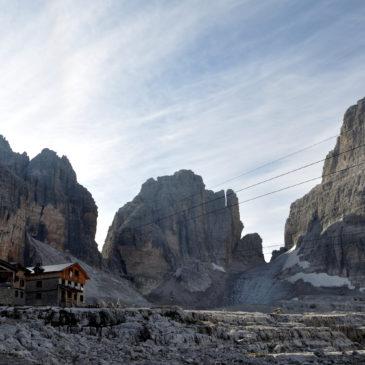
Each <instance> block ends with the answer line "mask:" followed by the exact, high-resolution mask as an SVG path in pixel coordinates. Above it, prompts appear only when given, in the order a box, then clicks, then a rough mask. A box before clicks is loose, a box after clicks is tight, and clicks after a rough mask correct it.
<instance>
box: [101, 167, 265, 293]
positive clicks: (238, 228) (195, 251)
mask: <svg viewBox="0 0 365 365" xmlns="http://www.w3.org/2000/svg"><path fill="white" fill-rule="evenodd" d="M227 200H229V203H228V204H227V203H226V193H225V192H224V191H223V190H222V191H219V192H213V191H211V190H206V189H205V185H204V182H203V179H202V178H201V176H199V175H196V174H194V172H192V171H190V170H180V171H178V172H176V173H174V174H173V175H170V176H162V177H158V178H157V179H149V180H147V181H146V182H145V183H144V184H143V185H142V189H141V191H140V193H139V194H138V195H137V196H136V197H135V199H134V200H133V201H132V202H130V203H127V204H126V205H125V206H124V207H122V208H121V209H119V211H118V213H117V214H116V216H115V218H114V221H113V224H112V226H111V227H110V229H109V232H108V236H107V239H106V242H105V245H104V248H103V255H104V257H105V258H106V259H107V260H108V261H109V263H110V265H112V266H113V267H115V268H117V269H119V270H120V271H123V272H124V274H127V275H130V276H132V277H133V278H134V280H135V281H136V282H137V283H138V284H139V285H140V288H141V290H143V291H144V292H147V293H148V292H151V291H152V290H154V289H155V288H157V287H158V286H160V285H161V284H162V283H163V282H164V280H165V278H166V277H168V276H169V275H173V274H174V273H175V272H176V270H180V269H181V270H182V268H183V267H188V269H187V272H191V270H198V269H197V268H198V267H200V269H201V266H199V265H200V264H196V263H202V264H203V263H204V265H208V266H209V267H211V265H212V264H214V265H216V267H220V268H222V270H226V269H227V270H229V269H230V267H233V266H234V267H235V269H237V268H239V267H240V268H242V267H247V266H248V265H250V263H252V262H250V260H247V261H246V262H244V260H241V258H242V254H244V253H245V252H246V253H247V251H245V248H246V245H251V246H252V247H255V249H256V248H257V250H260V247H261V246H260V245H261V241H260V242H259V245H256V241H257V240H261V239H260V238H258V237H256V236H254V237H252V239H246V240H244V241H242V242H241V241H240V240H241V233H242V229H243V224H242V223H241V221H240V217H239V208H238V205H237V204H235V203H237V201H238V199H237V196H236V195H235V193H234V192H233V191H229V195H227ZM227 205H228V206H227ZM230 205H232V206H231V207H230ZM253 241H255V242H253ZM261 254H262V249H261ZM254 256H255V262H257V257H259V254H258V255H256V254H255V255H254ZM258 261H261V262H264V260H263V256H262V257H261V258H259V259H258ZM193 262H194V264H193ZM233 263H234V265H233ZM240 264H242V265H241V266H240ZM197 265H198V266H197ZM204 265H203V266H204ZM200 269H199V270H200ZM201 270H203V269H201ZM203 271H204V270H203ZM183 272H186V270H183ZM185 277H186V276H185ZM188 277H189V275H188ZM202 287H204V285H203V286H202Z"/></svg>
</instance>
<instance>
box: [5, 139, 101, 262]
mask: <svg viewBox="0 0 365 365" xmlns="http://www.w3.org/2000/svg"><path fill="white" fill-rule="evenodd" d="M96 219H97V207H96V205H95V202H94V200H93V198H92V196H91V194H90V193H89V192H88V191H87V190H86V189H85V188H84V187H82V186H81V185H80V184H78V182H77V179H76V174H75V172H74V170H73V168H72V166H71V164H70V162H69V161H68V159H67V158H66V157H62V158H60V157H58V156H57V154H56V153H55V152H53V151H50V150H48V149H45V150H43V151H42V152H41V153H40V154H39V155H38V156H36V157H35V158H34V159H32V160H29V158H28V156H27V155H26V154H22V155H20V154H17V153H14V152H13V151H12V150H11V147H10V145H9V143H8V142H7V141H6V140H5V139H4V138H3V137H0V258H2V259H5V260H10V261H12V260H14V261H20V262H24V261H26V250H27V245H26V242H27V240H26V236H27V233H30V234H31V235H32V236H33V237H35V238H37V239H38V240H41V241H44V242H46V243H48V244H50V245H51V246H54V247H56V248H57V249H60V250H63V251H69V252H71V253H72V254H73V255H75V256H77V257H79V258H81V259H84V260H85V261H87V262H89V263H92V264H96V265H98V264H100V262H101V257H100V254H99V252H98V250H97V245H96V242H95V232H96Z"/></svg>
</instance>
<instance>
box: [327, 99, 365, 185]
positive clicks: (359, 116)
mask: <svg viewBox="0 0 365 365" xmlns="http://www.w3.org/2000/svg"><path fill="white" fill-rule="evenodd" d="M364 141H365V98H364V99H361V100H359V101H358V102H357V104H356V105H353V106H351V107H350V108H348V109H347V111H346V113H345V115H344V119H343V125H342V128H341V133H340V136H339V137H338V139H337V143H336V146H335V148H334V149H333V150H332V151H331V152H330V153H329V154H328V156H327V158H328V159H327V161H325V164H324V167H323V175H329V174H331V173H334V172H335V171H338V170H341V169H345V168H347V167H349V166H352V165H354V164H358V163H360V162H361V161H362V159H363V158H364V157H365V147H360V148H357V147H358V146H361V145H363V144H364ZM351 149H353V151H350V152H346V153H344V152H345V151H349V150H351ZM338 154H340V155H339V156H338V157H336V156H337V155H338ZM332 156H335V157H334V158H331V157H332ZM356 171H357V169H350V170H349V171H348V173H350V174H356ZM331 179H332V180H333V176H324V178H323V182H327V181H330V180H331Z"/></svg>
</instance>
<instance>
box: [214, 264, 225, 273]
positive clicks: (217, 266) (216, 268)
mask: <svg viewBox="0 0 365 365" xmlns="http://www.w3.org/2000/svg"><path fill="white" fill-rule="evenodd" d="M212 268H213V270H217V271H222V272H226V270H225V269H224V267H222V266H219V265H217V264H215V263H214V262H212Z"/></svg>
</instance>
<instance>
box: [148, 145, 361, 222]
mask: <svg viewBox="0 0 365 365" xmlns="http://www.w3.org/2000/svg"><path fill="white" fill-rule="evenodd" d="M361 147H365V144H362V145H359V146H355V147H353V148H350V149H349V150H346V151H342V152H339V153H337V154H335V155H331V156H328V157H326V158H324V159H321V160H318V161H315V162H311V163H309V164H306V165H303V166H301V167H298V168H296V169H293V170H290V171H287V172H285V173H282V174H279V175H276V176H273V177H271V178H269V179H266V180H262V181H259V182H257V183H255V184H252V185H249V186H246V187H244V188H241V189H238V190H235V191H233V192H232V193H228V194H226V195H224V196H219V197H216V198H213V199H210V200H207V201H203V202H202V203H199V204H196V205H193V206H191V207H189V208H186V209H182V210H180V211H176V212H174V213H171V214H169V215H167V216H164V217H160V218H157V220H156V222H158V221H160V220H164V219H167V218H170V217H172V216H174V215H177V214H180V213H185V212H187V211H189V210H192V209H195V208H198V207H201V206H203V205H206V204H209V203H212V202H214V201H217V200H221V199H223V198H225V199H226V198H227V197H228V196H231V195H233V194H235V193H239V192H241V191H244V190H248V189H251V188H253V187H256V186H259V185H262V184H264V183H266V182H269V181H273V180H276V179H278V178H280V177H283V176H287V175H289V174H292V173H294V172H298V171H300V170H303V169H306V168H308V167H311V166H314V165H316V164H319V163H321V162H324V161H327V160H331V159H334V158H336V157H338V156H341V155H343V154H345V153H348V152H352V151H354V150H356V149H358V148H361ZM316 179H317V178H316ZM147 225H148V224H147Z"/></svg>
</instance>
